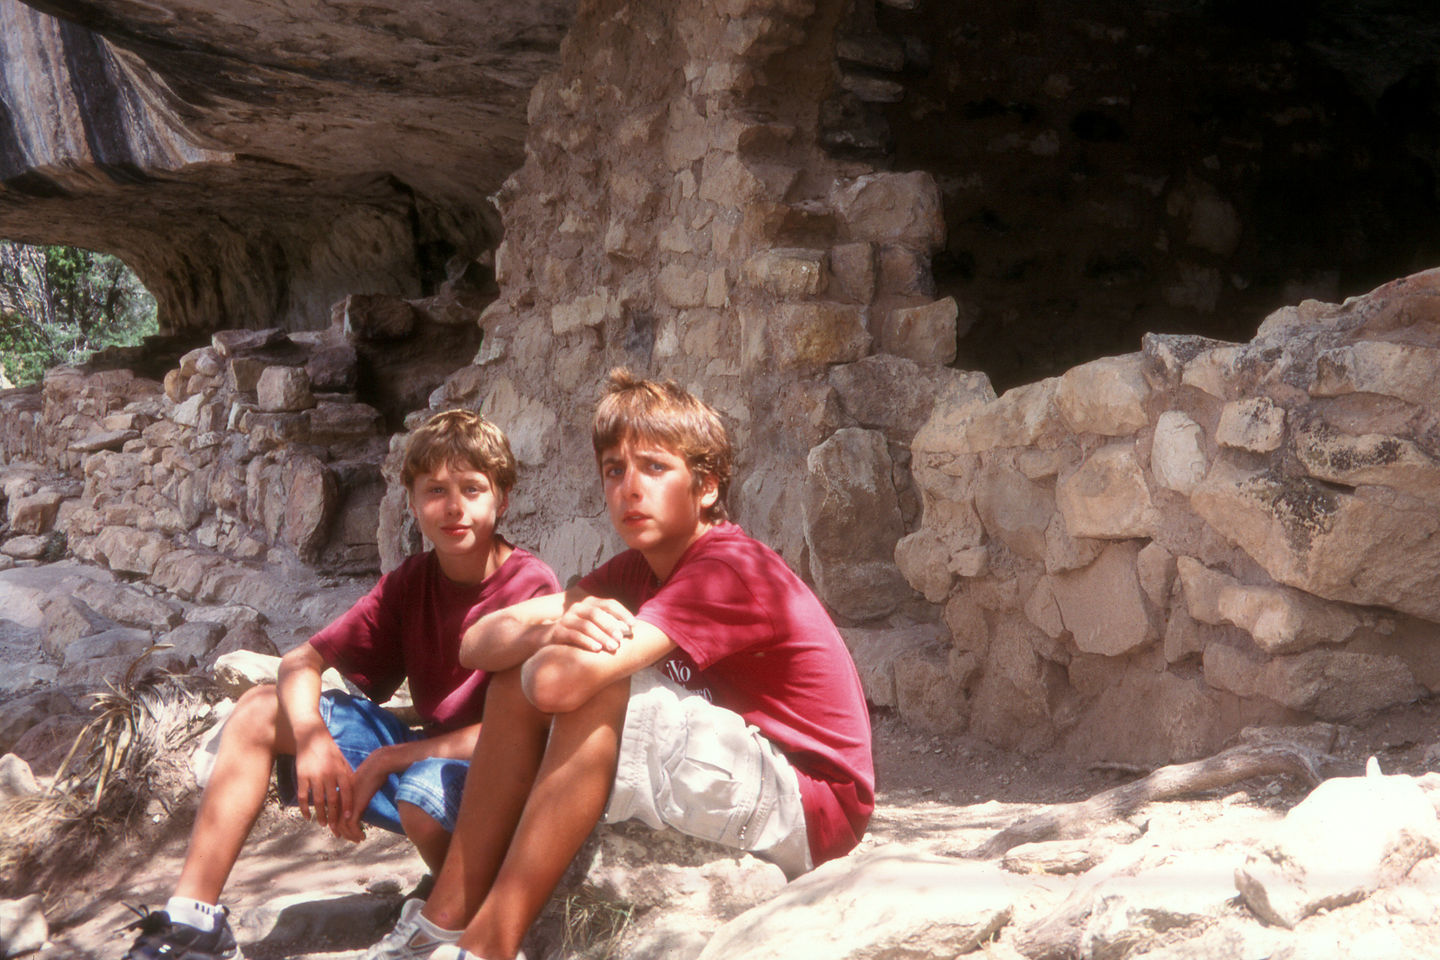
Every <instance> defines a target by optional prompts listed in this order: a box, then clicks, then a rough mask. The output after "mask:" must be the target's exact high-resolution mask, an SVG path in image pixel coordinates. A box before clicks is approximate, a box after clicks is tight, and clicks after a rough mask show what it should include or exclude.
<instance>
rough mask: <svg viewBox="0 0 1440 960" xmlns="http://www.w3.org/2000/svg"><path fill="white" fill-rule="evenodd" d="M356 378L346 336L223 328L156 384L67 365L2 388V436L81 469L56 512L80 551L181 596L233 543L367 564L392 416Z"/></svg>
mask: <svg viewBox="0 0 1440 960" xmlns="http://www.w3.org/2000/svg"><path fill="white" fill-rule="evenodd" d="M354 379H355V351H354V350H353V349H351V348H349V347H347V346H346V345H344V343H343V341H342V342H339V343H337V342H333V338H331V339H330V340H329V341H327V338H326V337H325V336H324V335H318V334H294V335H289V336H287V335H286V334H284V333H282V332H280V331H278V330H270V331H255V332H251V331H221V332H219V333H217V334H215V335H214V338H213V341H212V344H211V345H210V346H207V347H203V348H200V349H196V350H192V351H191V352H189V353H187V354H186V355H185V356H184V357H183V358H182V359H181V361H180V365H179V366H178V367H177V368H175V369H173V370H171V371H170V373H168V374H167V375H166V377H165V381H164V383H163V385H162V384H161V383H157V382H155V381H153V380H147V379H144V378H141V377H137V376H135V375H134V374H133V373H131V372H130V371H127V370H109V371H100V372H90V371H87V370H84V369H77V368H74V367H58V368H56V369H54V370H51V371H50V372H49V373H48V374H47V376H46V378H45V381H44V383H43V385H42V386H41V387H40V388H39V389H38V390H33V389H32V390H26V391H11V392H10V393H8V394H6V395H4V396H0V408H3V411H4V415H3V420H0V449H3V450H4V452H5V454H6V456H5V459H6V461H8V462H14V461H30V462H33V463H37V464H41V465H44V466H46V467H49V468H52V469H54V470H56V471H59V472H61V473H66V474H70V475H72V476H76V477H83V479H84V487H83V492H81V494H80V496H79V498H78V501H75V502H72V503H70V504H68V505H67V506H66V509H65V511H64V515H63V517H56V516H55V513H54V512H52V523H53V522H54V521H57V520H58V521H59V529H62V530H63V532H64V533H65V535H66V537H67V538H68V546H69V548H70V550H71V551H73V553H74V554H75V555H76V556H78V557H80V558H82V559H86V560H91V561H95V562H98V563H101V564H102V565H104V566H107V567H109V568H110V569H111V570H114V571H116V572H119V573H125V574H139V575H143V576H145V577H147V578H149V579H150V580H151V581H152V582H153V583H155V584H156V585H157V586H160V587H163V588H165V589H167V590H170V591H172V592H174V593H176V594H177V595H179V596H181V597H184V598H186V599H197V598H198V599H203V598H205V597H206V596H214V595H215V593H216V589H215V585H213V584H209V585H207V584H206V582H205V578H206V576H207V574H208V573H210V572H211V570H212V568H213V569H214V570H215V571H220V570H228V569H231V567H230V565H229V564H227V563H226V562H225V561H226V558H229V559H231V560H242V561H245V560H248V561H264V562H271V563H282V564H293V563H296V562H304V563H307V564H311V565H313V566H316V567H318V568H319V569H322V570H328V571H332V572H346V571H350V572H355V571H366V570H372V569H374V567H375V565H376V559H377V553H376V547H375V515H376V509H377V507H378V503H379V500H380V497H381V494H382V492H383V485H382V481H381V478H380V472H379V467H378V462H379V460H380V458H381V457H382V456H383V451H384V449H385V431H384V424H383V421H382V419H381V417H380V414H379V413H378V412H377V411H376V410H375V409H374V408H373V407H370V406H369V405H367V404H363V403H359V402H357V401H356V400H355V398H354V395H353V393H349V392H347V390H346V386H347V384H348V385H349V386H350V387H353V384H354ZM9 506H10V508H11V509H10V512H11V513H12V514H13V513H15V511H16V510H18V509H20V507H21V506H22V503H21V502H20V501H17V502H16V503H12V504H10V505H9ZM49 527H50V525H49V524H47V525H46V530H48V529H49ZM43 532H46V531H45V530H36V531H33V533H35V534H38V533H43Z"/></svg>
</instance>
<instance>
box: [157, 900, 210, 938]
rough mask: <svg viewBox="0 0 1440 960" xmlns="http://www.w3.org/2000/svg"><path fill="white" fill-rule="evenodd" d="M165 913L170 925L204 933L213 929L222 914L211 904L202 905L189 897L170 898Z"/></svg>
mask: <svg viewBox="0 0 1440 960" xmlns="http://www.w3.org/2000/svg"><path fill="white" fill-rule="evenodd" d="M165 912H166V913H167V914H169V915H170V922H171V923H183V924H185V925H186V926H187V927H194V928H195V929H196V930H204V931H206V932H209V931H211V930H214V929H215V924H216V923H217V922H219V919H220V916H221V914H222V913H223V911H222V910H221V909H220V908H219V907H218V906H216V905H215V904H213V903H202V902H201V901H199V900H194V899H191V898H190V897H171V898H170V899H169V900H168V901H166V903H165Z"/></svg>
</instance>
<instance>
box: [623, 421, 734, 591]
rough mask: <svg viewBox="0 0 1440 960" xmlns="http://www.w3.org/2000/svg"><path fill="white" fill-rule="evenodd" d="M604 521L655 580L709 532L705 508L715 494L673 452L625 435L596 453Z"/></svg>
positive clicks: (709, 479) (711, 479)
mask: <svg viewBox="0 0 1440 960" xmlns="http://www.w3.org/2000/svg"><path fill="white" fill-rule="evenodd" d="M600 478H601V481H602V482H603V484H604V487H605V505H606V507H607V508H608V509H609V511H610V522H611V523H612V524H614V525H615V530H616V531H617V532H618V533H619V534H620V537H621V538H622V539H623V540H624V541H625V545H626V546H628V547H630V548H631V549H634V550H639V551H640V552H641V553H642V554H643V555H644V556H645V559H646V561H648V562H649V564H650V567H651V569H653V570H654V571H655V575H656V576H658V577H659V578H660V579H662V580H663V579H665V578H666V577H667V576H669V574H670V571H671V570H673V569H674V567H675V563H676V561H678V560H679V559H680V555H681V554H682V553H684V552H685V548H686V547H688V546H690V544H692V543H694V542H695V540H696V539H698V538H699V536H700V535H701V534H702V533H704V532H705V531H706V530H708V529H710V526H711V524H710V522H709V521H708V520H706V519H705V510H706V509H707V508H708V507H710V506H711V505H713V504H714V503H715V499H716V497H717V496H718V493H717V490H716V483H715V478H714V477H705V478H703V479H702V481H701V483H700V485H699V488H698V489H697V488H696V485H695V475H694V474H693V473H691V472H690V467H689V466H688V465H687V464H686V463H685V459H684V458H683V457H681V456H680V455H679V454H678V453H675V452H674V451H672V450H670V449H669V448H667V447H664V446H662V445H660V444H659V443H656V442H654V441H650V440H646V439H645V438H643V437H627V438H626V439H624V440H622V441H621V442H620V443H619V444H617V445H616V446H613V447H609V448H607V449H605V450H604V451H602V452H601V454H600Z"/></svg>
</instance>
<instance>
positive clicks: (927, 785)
mask: <svg viewBox="0 0 1440 960" xmlns="http://www.w3.org/2000/svg"><path fill="white" fill-rule="evenodd" d="M873 719H874V733H875V763H876V779H877V789H878V794H879V803H878V805H877V811H876V816H875V820H874V822H873V823H872V827H871V831H870V836H869V837H867V839H866V842H865V845H866V846H867V847H869V846H876V845H879V844H882V843H886V842H891V841H904V842H917V841H918V842H922V843H927V844H929V845H930V846H932V847H933V848H935V849H937V850H941V851H942V852H948V853H952V854H954V853H959V852H962V851H963V850H965V849H968V848H969V847H970V846H971V845H973V844H975V843H978V842H980V841H982V840H984V839H986V837H987V836H988V834H989V833H990V832H992V831H994V830H997V829H999V828H1000V827H1003V826H1005V825H1007V824H1008V823H1009V822H1010V821H1012V820H1013V819H1015V818H1016V817H1018V816H1020V815H1022V814H1025V813H1029V812H1034V811H1035V810H1036V809H1038V807H1039V805H1044V804H1053V803H1063V802H1068V801H1073V800H1081V799H1085V798H1087V797H1090V796H1092V795H1094V794H1096V793H1098V792H1100V791H1102V790H1105V789H1108V788H1110V787H1113V786H1117V785H1119V784H1121V783H1124V782H1126V781H1127V780H1130V779H1133V778H1134V777H1136V776H1139V775H1141V774H1142V773H1144V772H1145V771H1142V770H1135V769H1130V768H1123V767H1118V766H1114V765H1095V766H1090V765H1081V764H1075V763H1072V762H1069V761H1067V760H1066V758H1064V757H1061V756H1054V755H1047V756H1038V757H1034V756H1031V757H1027V756H1021V755H1018V754H1015V753H1011V752H1008V751H1005V750H1001V749H999V748H996V747H994V746H992V745H989V744H986V743H984V742H981V741H979V740H977V739H975V738H973V737H969V736H963V735H962V736H959V737H951V738H941V737H937V736H933V735H930V734H926V733H924V732H921V731H917V730H914V729H912V728H910V727H907V726H905V725H904V724H902V723H900V722H899V721H898V720H897V719H896V718H895V717H894V716H893V715H890V714H888V713H886V712H879V713H877V714H876V715H875V716H874V718H873ZM1437 743H1440V701H1436V700H1429V701H1424V702H1420V703H1416V704H1412V705H1410V706H1407V707H1404V708H1396V709H1392V710H1388V711H1385V712H1384V713H1381V714H1377V715H1376V716H1373V717H1371V718H1369V719H1367V720H1365V721H1364V722H1362V723H1358V724H1356V725H1354V726H1346V727H1340V728H1338V730H1337V736H1336V739H1335V747H1334V749H1333V751H1332V755H1333V756H1334V757H1335V758H1336V760H1337V761H1338V762H1339V763H1338V765H1337V766H1336V767H1335V768H1333V769H1332V770H1331V771H1330V773H1331V774H1332V775H1347V774H1348V775H1353V774H1357V773H1359V772H1360V771H1361V769H1362V768H1363V764H1364V761H1365V759H1366V758H1367V757H1369V756H1372V755H1373V756H1376V757H1377V758H1379V760H1380V763H1381V767H1382V769H1383V770H1384V771H1385V772H1386V773H1411V774H1419V773H1423V772H1425V771H1426V770H1428V769H1433V768H1436V767H1440V747H1437V746H1436V745H1437ZM1306 792H1308V787H1307V786H1306V785H1304V784H1301V783H1299V782H1290V781H1289V780H1288V779H1286V778H1280V779H1279V780H1274V779H1260V778H1257V780H1255V781H1247V782H1244V783H1241V784H1237V785H1236V786H1235V787H1233V788H1228V789H1226V790H1222V791H1212V792H1211V793H1210V794H1209V795H1202V796H1198V797H1196V798H1194V799H1193V800H1186V801H1176V802H1172V803H1167V804H1165V807H1166V808H1167V809H1166V811H1165V814H1164V816H1165V817H1166V819H1167V820H1170V821H1171V822H1178V823H1182V824H1183V823H1185V822H1187V821H1189V820H1194V821H1195V822H1197V823H1198V822H1201V821H1204V820H1206V819H1208V818H1209V816H1210V814H1209V813H1207V812H1205V811H1206V806H1207V804H1208V805H1213V804H1214V802H1215V801H1216V799H1217V798H1219V797H1220V795H1222V794H1223V795H1224V801H1225V803H1227V804H1236V803H1239V804H1244V805H1253V806H1255V807H1259V808H1267V809H1269V810H1272V811H1274V812H1275V813H1277V814H1278V813H1280V812H1283V810H1284V809H1288V807H1290V806H1292V805H1293V804H1294V803H1296V802H1298V801H1299V799H1301V798H1302V797H1303V796H1304V795H1305V793H1306ZM170 813H171V815H170V816H160V815H158V814H157V815H156V816H154V817H150V818H145V819H143V820H141V821H140V822H139V823H138V824H137V825H135V826H134V827H132V828H131V830H130V831H129V832H128V833H124V834H122V833H120V832H119V830H118V829H117V830H116V832H115V834H114V835H112V836H110V837H107V838H106V842H105V843H104V844H102V845H101V849H102V851H103V854H102V855H101V856H99V857H97V858H96V859H94V860H93V861H88V862H81V863H76V864H75V869H74V871H73V873H71V874H70V875H69V876H67V877H66V880H65V884H64V889H63V890H61V889H52V890H49V891H46V892H47V893H48V894H49V896H48V897H47V900H49V901H50V902H51V903H53V905H54V908H53V910H52V912H51V916H50V920H51V923H52V927H53V928H54V932H53V933H52V940H53V941H54V946H53V947H52V948H50V949H48V950H47V951H46V953H45V957H46V958H47V960H49V958H68V957H105V956H111V957H118V956H119V955H120V954H121V953H123V951H124V949H125V946H126V945H127V944H128V942H129V940H130V939H131V938H132V937H133V933H127V932H124V931H123V929H122V928H123V927H124V925H125V923H127V922H128V921H129V920H130V919H131V918H132V916H133V914H132V913H131V910H130V908H131V907H139V906H142V905H144V906H149V907H158V906H160V905H162V904H163V902H164V900H165V898H166V897H167V896H168V894H169V892H170V888H171V885H172V884H173V882H174V879H175V877H176V875H177V873H178V870H179V867H180V863H181V859H182V857H183V855H184V851H185V844H186V840H187V837H188V830H189V821H190V817H191V816H192V815H193V797H191V798H189V799H187V800H185V801H183V802H182V803H180V804H178V805H176V806H175V807H174V808H173V809H172V810H171V811H170ZM423 872H424V870H423V865H422V864H421V863H420V861H419V859H418V858H417V857H416V856H415V855H414V854H413V852H412V851H411V850H410V849H409V848H408V845H407V844H406V843H405V842H404V841H403V840H402V839H400V838H396V837H391V836H388V835H384V834H381V833H380V832H379V831H374V832H373V835H372V836H371V837H370V838H369V839H367V841H366V842H365V843H364V844H362V845H361V846H359V847H358V848H357V847H354V846H352V845H351V844H348V843H346V842H344V841H340V840H336V839H333V838H331V837H330V836H329V835H328V834H326V833H324V832H322V831H319V830H317V829H315V828H314V827H312V826H311V825H309V824H306V823H304V822H303V821H301V820H300V819H299V817H298V814H296V813H294V812H293V811H281V810H278V809H267V812H266V813H265V814H264V816H263V817H262V820H261V822H260V823H259V824H257V827H256V831H255V833H254V835H252V838H251V841H250V843H249V845H248V846H247V849H246V853H245V855H244V856H242V859H241V862H240V864H239V865H238V866H237V868H236V872H235V874H234V875H233V876H232V880H231V883H230V884H229V886H228V887H227V892H226V899H227V901H228V902H229V903H230V904H231V905H232V906H233V907H236V908H239V909H240V910H242V911H247V912H249V911H254V910H255V909H256V908H257V907H259V906H262V905H268V904H275V903H283V902H284V900H285V898H286V897H290V896H301V895H307V894H314V893H315V892H317V891H326V892H330V893H334V894H339V895H344V896H349V897H358V898H366V897H378V898H382V899H385V900H386V901H387V902H394V901H395V900H396V897H397V895H398V894H399V893H402V892H404V891H407V890H409V889H411V888H412V887H413V886H414V884H415V883H416V882H417V881H418V880H419V879H420V877H421V876H422V875H423ZM127 905H128V906H127ZM382 932H383V926H382V927H374V928H366V929H358V928H357V929H352V930H349V931H347V935H346V937H345V938H343V940H342V941H341V942H336V941H335V940H334V939H333V938H331V939H324V940H316V941H314V942H312V943H311V944H310V946H309V947H308V949H307V950H306V951H305V952H295V951H293V950H287V951H283V952H277V953H275V956H283V955H289V956H297V957H298V956H310V957H317V958H318V957H335V958H341V957H350V956H353V955H354V954H355V952H356V951H358V950H359V949H360V948H361V947H363V946H364V945H365V944H368V943H370V942H372V941H373V940H374V939H376V938H377V937H378V936H379V935H380V934H381V933H382ZM301 935H302V936H303V931H301ZM243 939H245V937H244V934H243V932H242V940H243ZM346 941H348V942H346ZM251 956H252V957H255V958H256V960H266V954H265V952H264V951H263V950H262V951H261V952H259V953H256V952H255V951H253V950H252V951H251Z"/></svg>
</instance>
